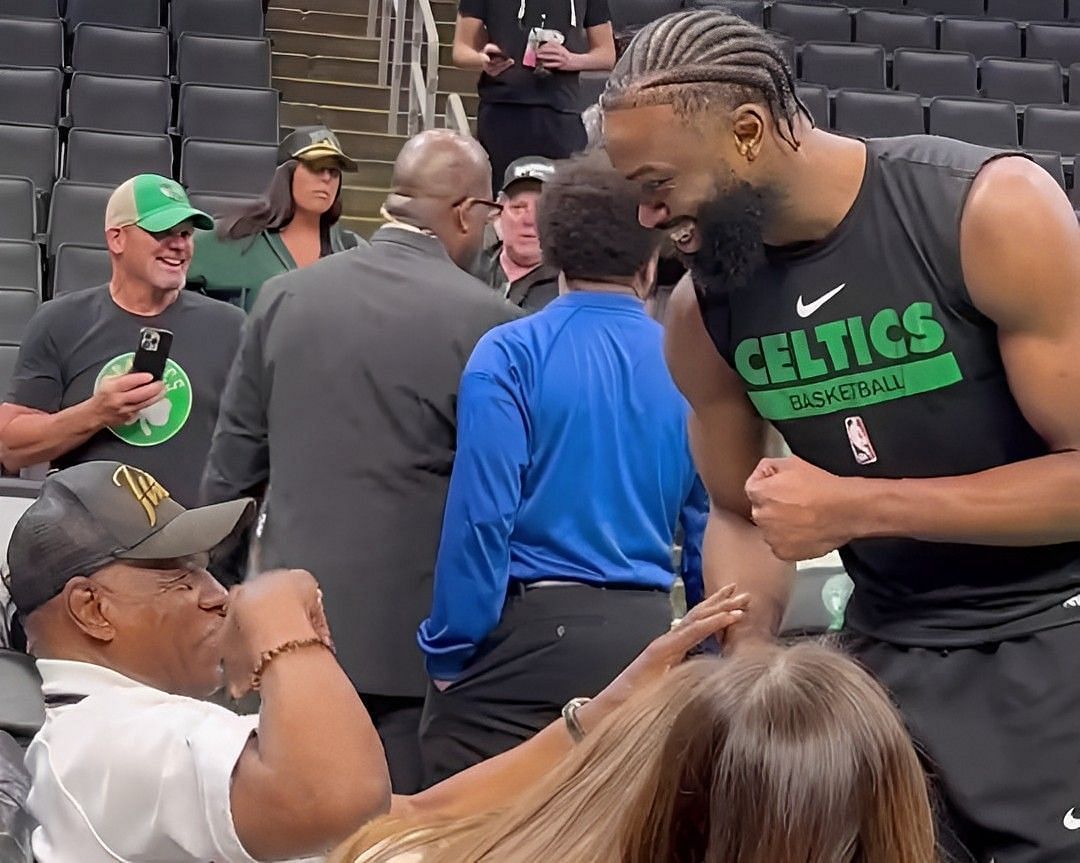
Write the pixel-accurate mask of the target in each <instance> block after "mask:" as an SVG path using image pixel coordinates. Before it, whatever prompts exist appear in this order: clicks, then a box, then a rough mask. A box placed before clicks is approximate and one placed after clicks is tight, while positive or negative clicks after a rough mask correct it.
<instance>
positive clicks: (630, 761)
mask: <svg viewBox="0 0 1080 863" xmlns="http://www.w3.org/2000/svg"><path fill="white" fill-rule="evenodd" d="M526 745H528V744H526ZM463 775H464V774H463ZM454 781H455V780H453V779H451V780H449V781H448V783H447V784H448V785H449V783H452V782H454ZM436 788H438V786H436ZM434 790H435V789H432V791H434ZM455 814H456V813H455ZM939 859H940V856H939V853H938V850H937V848H936V846H935V836H934V820H933V813H932V809H931V804H930V797H929V793H928V790H927V782H926V778H925V776H924V774H923V772H922V768H921V767H920V764H919V759H918V756H917V755H916V752H915V747H914V745H913V744H912V742H911V738H910V737H909V736H908V733H907V731H906V730H905V728H904V723H903V720H901V718H900V715H899V713H897V711H896V708H895V707H893V705H892V703H891V702H890V700H889V698H888V696H887V695H886V694H885V691H884V690H883V689H882V688H881V686H880V685H879V684H878V683H877V682H875V681H874V679H873V678H872V677H871V676H870V675H869V674H868V673H867V672H866V671H864V670H863V669H862V668H861V667H860V666H858V665H857V664H856V663H855V662H853V661H852V660H851V659H849V658H848V657H846V656H844V655H843V654H841V653H840V652H839V651H836V650H833V649H831V648H829V647H827V646H824V645H820V644H812V643H805V644H799V645H797V646H795V647H792V648H782V647H780V646H766V645H762V646H760V647H758V646H754V647H747V648H745V649H743V650H740V651H739V652H737V653H736V654H734V655H733V656H731V657H729V658H724V659H720V660H718V659H716V658H713V657H709V658H702V659H698V660H694V661H691V662H689V663H687V664H686V665H683V666H682V667H680V668H676V669H675V670H673V671H671V672H669V673H668V674H666V675H664V676H663V677H662V678H660V679H659V680H658V681H657V683H656V684H655V685H654V686H653V687H652V688H650V689H647V690H644V691H642V692H641V693H639V694H638V695H637V696H636V697H634V698H631V699H630V700H629V701H627V702H626V703H625V704H623V705H622V706H621V707H620V708H619V709H618V710H616V711H614V712H613V713H611V714H610V715H609V716H607V717H606V718H605V719H604V720H603V721H602V722H601V723H600V724H599V725H598V727H597V728H596V729H595V730H594V731H591V732H590V733H589V734H588V735H587V736H586V737H585V739H584V741H583V742H582V743H581V744H579V745H578V746H577V747H576V748H575V749H574V750H573V751H572V752H571V753H570V754H569V755H568V756H567V757H566V758H565V759H564V760H563V761H561V762H560V763H559V764H558V765H557V766H555V767H554V768H553V769H552V770H551V771H550V772H549V773H548V774H547V775H545V776H543V777H542V778H540V779H539V780H538V781H536V782H534V783H533V784H531V785H528V784H523V785H522V787H521V788H520V790H519V791H518V792H517V793H516V794H510V795H507V796H504V799H503V804H502V806H501V807H500V808H498V809H495V810H493V811H489V812H487V813H484V814H474V815H471V816H469V817H442V818H440V817H439V815H438V813H432V814H430V815H429V816H428V817H426V818H419V819H416V818H409V817H408V816H407V815H406V816H405V817H400V816H398V817H395V812H394V807H392V811H391V815H390V816H389V817H386V818H383V819H380V820H379V821H376V822H373V823H372V824H371V825H370V826H368V827H366V828H364V829H363V830H361V831H360V832H359V833H358V834H357V835H356V836H354V837H353V839H352V840H351V841H349V842H347V843H345V844H344V845H342V846H341V847H340V848H339V849H338V850H337V851H336V852H335V853H334V855H332V856H331V858H330V860H331V861H332V863H504V861H507V863H511V861H512V863H518V861H530V860H558V861H561V863H661V861H662V863H934V861H937V860H939Z"/></svg>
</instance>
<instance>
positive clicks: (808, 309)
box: [795, 282, 847, 318]
mask: <svg viewBox="0 0 1080 863" xmlns="http://www.w3.org/2000/svg"><path fill="white" fill-rule="evenodd" d="M846 287H847V282H844V284H842V285H837V286H836V287H835V288H833V289H832V290H831V291H829V293H827V294H826V295H825V296H823V297H819V298H818V299H816V300H814V302H812V303H810V304H809V305H807V304H806V303H804V302H803V298H802V297H801V296H800V297H799V301H798V302H797V303H795V314H797V315H798V316H799V317H800V318H808V317H810V316H811V315H812V314H813V313H814V312H816V311H817V310H818V309H820V308H821V307H822V306H823V305H825V304H826V303H827V302H829V300H831V299H832V298H833V297H835V296H836V295H837V294H838V293H840V292H841V291H842V290H844V288H846Z"/></svg>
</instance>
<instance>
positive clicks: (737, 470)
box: [665, 278, 794, 642]
mask: <svg viewBox="0 0 1080 863" xmlns="http://www.w3.org/2000/svg"><path fill="white" fill-rule="evenodd" d="M665 338H666V344H665V352H666V355H667V361H668V367H669V368H670V369H671V374H672V377H673V378H674V379H675V383H676V384H677V385H678V386H679V389H681V390H682V392H683V394H684V395H685V396H686V398H687V400H688V401H689V402H690V405H691V407H692V408H693V415H692V416H691V418H690V445H691V448H692V450H693V452H694V461H695V462H696V464H697V467H698V472H699V473H700V475H701V479H702V481H703V482H704V483H705V488H706V490H707V491H708V492H709V498H710V501H711V507H710V509H709V518H708V521H707V523H706V526H705V540H704V547H703V555H704V563H703V568H704V579H705V593H706V595H708V594H711V593H714V592H715V591H716V590H718V589H719V588H720V587H721V586H722V585H724V584H727V583H730V582H734V583H735V584H736V586H737V590H738V591H739V592H743V591H745V592H747V593H749V594H750V595H751V600H750V607H749V609H748V610H747V614H746V616H745V617H744V619H743V620H742V621H741V622H740V623H737V624H736V625H735V626H733V627H732V629H731V630H730V631H729V633H728V634H727V637H726V638H725V642H731V641H733V640H739V639H742V638H748V637H749V638H753V637H766V638H767V637H770V636H771V635H773V634H775V633H776V631H777V630H778V629H779V627H780V622H781V620H782V618H783V616H784V609H785V607H786V606H787V602H788V598H789V596H790V595H791V585H792V579H793V577H794V567H792V566H790V565H789V564H786V563H782V562H781V561H779V560H778V559H777V558H776V557H775V556H774V555H773V553H772V551H771V550H770V549H769V546H768V545H767V544H766V543H765V540H764V538H763V537H762V535H761V532H760V531H759V530H758V528H757V527H756V526H755V525H754V523H753V522H752V521H751V520H750V502H749V500H748V499H747V497H746V494H745V492H744V486H745V483H746V480H747V478H748V477H749V476H750V474H751V473H752V472H753V470H754V468H755V467H756V466H757V464H758V462H759V461H760V460H761V458H762V457H763V456H764V455H765V446H766V440H767V427H766V425H765V423H764V422H763V421H762V420H761V418H760V417H758V415H757V414H756V413H755V412H754V410H753V407H752V406H751V404H750V401H749V400H748V399H747V398H746V394H745V392H744V391H743V389H742V387H741V385H740V384H739V382H738V379H737V378H736V377H735V373H734V372H733V371H732V370H731V368H730V367H729V366H728V365H727V363H725V362H724V360H723V359H722V358H721V357H720V355H719V354H718V353H717V352H716V348H715V347H714V345H713V344H712V341H711V339H710V338H709V335H708V333H707V332H706V331H705V325H704V323H703V322H702V320H701V314H700V313H699V311H698V308H697V299H696V297H695V296H694V289H693V285H692V284H691V283H690V280H689V278H684V279H683V280H682V281H681V282H680V283H679V285H678V286H677V287H676V288H675V292H674V293H673V294H672V295H671V300H670V302H669V305H668V312H667V319H666V323H665Z"/></svg>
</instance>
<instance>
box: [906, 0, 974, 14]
mask: <svg viewBox="0 0 1080 863" xmlns="http://www.w3.org/2000/svg"><path fill="white" fill-rule="evenodd" d="M908 6H909V7H910V8H912V9H920V10H922V11H923V12H931V13H933V14H934V15H982V14H983V12H984V11H985V10H984V9H983V0H908Z"/></svg>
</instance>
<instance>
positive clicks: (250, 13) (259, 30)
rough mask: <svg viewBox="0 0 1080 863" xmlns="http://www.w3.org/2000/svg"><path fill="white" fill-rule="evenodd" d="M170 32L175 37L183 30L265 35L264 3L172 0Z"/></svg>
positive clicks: (234, 0)
mask: <svg viewBox="0 0 1080 863" xmlns="http://www.w3.org/2000/svg"><path fill="white" fill-rule="evenodd" d="M169 32H170V33H172V36H173V39H174V40H176V39H179V38H180V36H181V34H183V33H212V34H216V35H218V36H251V37H254V38H261V37H262V35H263V11H262V3H261V2H260V0H172V2H171V3H170V4H169Z"/></svg>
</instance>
